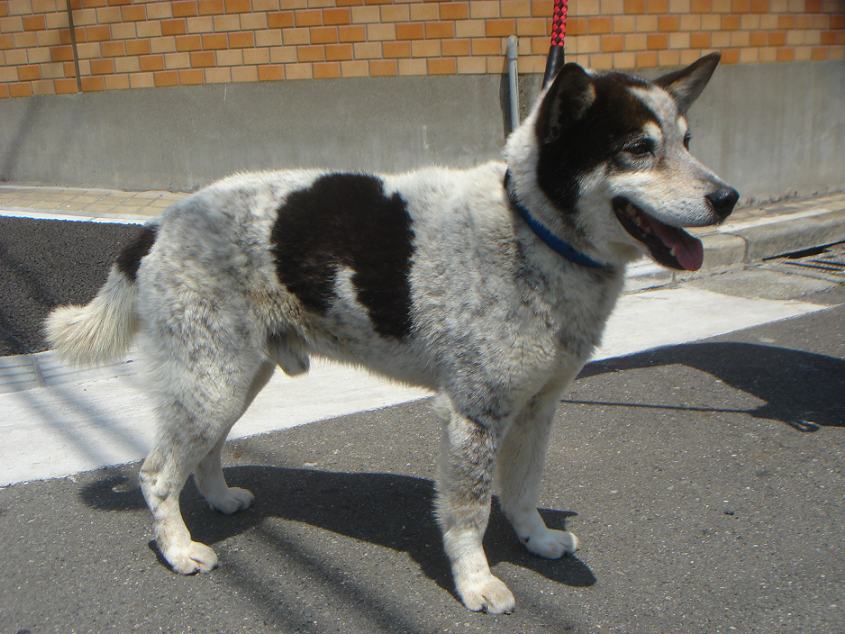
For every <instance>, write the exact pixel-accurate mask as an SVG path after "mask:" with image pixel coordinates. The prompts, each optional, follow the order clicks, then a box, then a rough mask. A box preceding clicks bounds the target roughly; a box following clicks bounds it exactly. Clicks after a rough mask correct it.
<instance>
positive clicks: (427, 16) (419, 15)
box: [399, 2, 445, 74]
mask: <svg viewBox="0 0 845 634" xmlns="http://www.w3.org/2000/svg"><path fill="white" fill-rule="evenodd" d="M439 6H440V3H439V2H421V3H413V4H411V21H413V22H416V21H423V20H439V19H441V18H442V16H441V15H440V10H439ZM444 19H445V18H444ZM399 73H400V74H401V73H402V63H401V62H400V63H399Z"/></svg>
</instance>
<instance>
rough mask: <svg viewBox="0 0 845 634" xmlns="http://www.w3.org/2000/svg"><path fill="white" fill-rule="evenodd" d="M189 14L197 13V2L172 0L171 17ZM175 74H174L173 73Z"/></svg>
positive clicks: (182, 16)
mask: <svg viewBox="0 0 845 634" xmlns="http://www.w3.org/2000/svg"><path fill="white" fill-rule="evenodd" d="M189 15H197V3H196V2H195V1H194V0H189V1H188V2H174V3H173V17H174V18H184V17H187V16H189ZM174 76H175V75H174ZM155 82H156V86H158V85H159V83H158V82H159V80H158V77H156V79H155Z"/></svg>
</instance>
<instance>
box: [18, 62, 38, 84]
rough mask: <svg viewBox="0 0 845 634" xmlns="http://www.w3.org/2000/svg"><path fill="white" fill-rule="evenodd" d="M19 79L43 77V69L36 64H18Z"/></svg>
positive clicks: (31, 79) (27, 79) (28, 79)
mask: <svg viewBox="0 0 845 634" xmlns="http://www.w3.org/2000/svg"><path fill="white" fill-rule="evenodd" d="M18 79H19V80H20V81H33V80H35V79H41V69H40V68H39V67H38V66H37V65H34V64H33V65H30V66H18Z"/></svg>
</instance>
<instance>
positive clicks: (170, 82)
mask: <svg viewBox="0 0 845 634" xmlns="http://www.w3.org/2000/svg"><path fill="white" fill-rule="evenodd" d="M82 81H85V80H84V79H83V80H82ZM153 81H154V82H155V85H156V86H176V85H178V84H179V71H176V70H163V71H159V72H157V73H154V74H153Z"/></svg>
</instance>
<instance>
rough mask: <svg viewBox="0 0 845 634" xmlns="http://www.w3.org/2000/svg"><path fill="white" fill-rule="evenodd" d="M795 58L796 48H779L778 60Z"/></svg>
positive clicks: (785, 60) (787, 60) (784, 60)
mask: <svg viewBox="0 0 845 634" xmlns="http://www.w3.org/2000/svg"><path fill="white" fill-rule="evenodd" d="M794 59H795V49H792V48H779V49H778V51H777V61H779V62H791V61H793V60H794Z"/></svg>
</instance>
